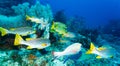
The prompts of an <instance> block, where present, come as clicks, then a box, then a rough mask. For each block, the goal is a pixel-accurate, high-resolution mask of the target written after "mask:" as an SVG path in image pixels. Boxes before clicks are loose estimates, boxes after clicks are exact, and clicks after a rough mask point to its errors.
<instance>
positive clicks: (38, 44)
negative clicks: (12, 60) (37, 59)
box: [14, 34, 50, 49]
mask: <svg viewBox="0 0 120 66" xmlns="http://www.w3.org/2000/svg"><path fill="white" fill-rule="evenodd" d="M20 44H22V45H27V46H28V47H27V49H32V48H37V49H44V48H46V47H48V46H50V40H49V39H41V38H37V39H33V40H28V41H25V40H23V39H22V37H21V36H20V35H18V34H16V37H15V41H14V45H15V46H17V45H20Z"/></svg>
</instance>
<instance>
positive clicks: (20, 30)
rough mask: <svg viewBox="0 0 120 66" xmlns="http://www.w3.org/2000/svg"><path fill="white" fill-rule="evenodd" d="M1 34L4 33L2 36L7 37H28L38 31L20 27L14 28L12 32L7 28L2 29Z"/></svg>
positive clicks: (0, 28)
mask: <svg viewBox="0 0 120 66" xmlns="http://www.w3.org/2000/svg"><path fill="white" fill-rule="evenodd" d="M0 32H1V33H2V36H4V35H6V34H17V33H18V34H19V35H22V36H26V35H29V34H33V33H35V32H36V31H35V30H33V28H32V27H20V28H12V29H10V30H7V29H5V28H2V27H0Z"/></svg>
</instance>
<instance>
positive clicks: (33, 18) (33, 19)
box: [26, 15, 43, 23]
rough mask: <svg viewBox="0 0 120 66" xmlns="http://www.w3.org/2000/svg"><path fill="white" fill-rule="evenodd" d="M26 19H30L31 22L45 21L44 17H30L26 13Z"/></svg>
mask: <svg viewBox="0 0 120 66" xmlns="http://www.w3.org/2000/svg"><path fill="white" fill-rule="evenodd" d="M26 20H30V21H31V22H35V23H41V22H43V18H41V19H39V18H35V17H30V16H28V15H26Z"/></svg>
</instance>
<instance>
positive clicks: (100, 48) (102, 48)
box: [98, 47, 106, 51]
mask: <svg viewBox="0 0 120 66" xmlns="http://www.w3.org/2000/svg"><path fill="white" fill-rule="evenodd" d="M105 49H106V48H105V47H99V48H98V50H99V51H102V50H105Z"/></svg>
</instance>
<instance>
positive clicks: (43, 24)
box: [26, 15, 48, 29]
mask: <svg viewBox="0 0 120 66" xmlns="http://www.w3.org/2000/svg"><path fill="white" fill-rule="evenodd" d="M26 20H27V21H28V20H30V21H31V22H35V23H36V24H41V29H43V28H45V27H46V26H47V24H48V20H47V19H44V18H36V17H30V16H28V15H26Z"/></svg>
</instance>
